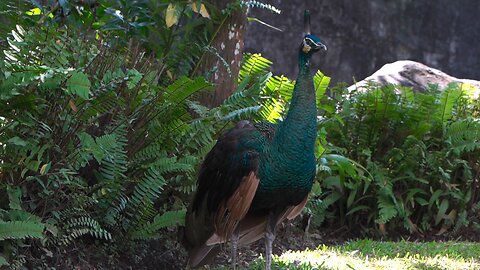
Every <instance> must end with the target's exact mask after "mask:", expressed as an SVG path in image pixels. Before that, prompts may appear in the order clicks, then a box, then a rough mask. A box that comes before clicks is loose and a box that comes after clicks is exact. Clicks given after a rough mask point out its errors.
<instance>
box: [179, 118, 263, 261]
mask: <svg viewBox="0 0 480 270" xmlns="http://www.w3.org/2000/svg"><path fill="white" fill-rule="evenodd" d="M265 140H266V138H265V136H264V135H263V134H262V133H261V132H259V130H258V129H257V128H256V127H255V126H254V125H252V124H251V123H250V122H248V121H241V122H239V123H238V124H237V125H236V126H235V127H234V128H232V129H230V130H229V131H227V132H226V133H225V134H224V135H223V136H221V137H220V138H219V139H218V141H217V143H216V145H215V146H214V147H213V149H212V150H211V151H210V153H208V155H207V156H206V157H205V160H204V162H203V164H202V166H201V168H200V173H199V177H198V180H197V192H196V194H195V196H194V199H193V202H192V204H191V205H190V207H189V209H188V211H187V216H186V228H185V236H186V240H187V242H188V243H187V249H189V264H190V265H191V266H198V265H201V264H203V263H205V260H206V258H208V257H211V253H212V251H213V250H214V245H215V244H218V243H223V242H226V241H228V239H230V237H231V235H232V233H233V231H234V229H235V228H236V226H237V225H238V223H239V222H240V220H242V219H243V218H244V217H245V215H246V214H247V212H248V210H249V208H250V205H251V202H252V200H253V197H254V195H255V192H256V190H257V187H258V184H259V181H260V180H259V178H258V164H259V153H260V151H261V149H262V147H263V145H264V144H265Z"/></svg>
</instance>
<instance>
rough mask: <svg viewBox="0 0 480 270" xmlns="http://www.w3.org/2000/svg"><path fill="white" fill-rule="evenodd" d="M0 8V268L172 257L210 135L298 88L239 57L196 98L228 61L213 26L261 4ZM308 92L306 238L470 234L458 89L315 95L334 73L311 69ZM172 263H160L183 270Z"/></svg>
mask: <svg viewBox="0 0 480 270" xmlns="http://www.w3.org/2000/svg"><path fill="white" fill-rule="evenodd" d="M0 5H1V6H0V7H1V8H0V10H1V12H2V13H1V15H2V16H1V17H0V20H1V21H2V22H3V24H2V25H1V27H0V37H1V38H0V40H1V43H0V46H1V49H2V50H1V52H0V56H1V60H0V71H1V72H0V100H1V102H2V106H1V109H0V144H1V147H0V161H1V162H0V194H1V195H0V198H1V199H0V265H5V266H8V267H10V268H14V269H15V268H21V267H28V268H33V267H44V268H46V267H50V266H53V267H57V268H73V267H75V266H84V265H93V266H95V267H100V268H101V267H103V268H109V267H117V266H128V265H132V264H136V265H141V264H143V266H144V267H147V263H152V264H153V265H155V263H156V262H157V261H151V262H149V260H146V258H149V257H154V256H155V254H157V253H156V250H161V252H163V250H178V249H179V245H178V244H177V243H176V239H175V238H176V236H175V234H176V226H177V225H181V224H182V222H183V215H184V212H185V205H186V204H187V203H188V200H189V198H190V196H191V193H192V191H193V190H194V188H195V175H196V170H197V168H198V166H199V164H200V163H201V160H202V158H203V157H204V155H205V154H206V153H207V152H208V151H209V150H210V149H211V148H212V147H213V145H214V143H215V138H216V137H217V136H218V135H219V134H220V133H222V132H223V131H225V129H227V128H228V127H229V126H230V125H231V124H232V123H234V122H236V121H238V120H239V119H252V120H253V121H268V122H273V123H275V122H277V121H281V120H282V117H283V116H284V115H285V113H286V111H287V107H288V106H287V105H288V104H289V101H290V97H291V92H292V90H293V86H294V83H295V82H294V81H292V80H290V79H288V78H286V77H284V76H275V75H273V74H272V73H271V72H270V69H271V65H272V63H271V62H270V61H269V60H267V59H265V58H263V57H262V56H261V55H258V54H246V55H244V60H243V63H242V66H241V68H240V72H239V74H238V81H237V82H236V89H235V91H234V93H233V94H232V95H231V96H230V97H228V98H227V99H226V100H224V101H223V103H222V104H220V105H219V106H217V107H213V108H209V107H206V106H204V105H202V104H200V103H199V102H197V101H196V100H198V97H199V94H200V93H201V92H205V91H211V90H212V89H213V88H214V87H215V85H213V84H212V83H211V78H212V74H214V73H215V69H206V70H203V69H201V68H200V66H201V61H202V59H203V58H204V56H205V55H206V54H209V55H214V56H215V57H217V58H218V59H219V61H220V62H221V63H223V61H222V59H223V58H222V56H221V55H220V54H219V53H218V52H216V51H215V49H212V47H211V46H210V45H211V42H212V40H213V39H214V37H215V33H216V32H217V31H218V29H219V27H221V26H222V22H223V21H224V20H225V18H227V17H228V16H231V14H232V12H235V11H237V10H239V9H242V8H245V5H250V6H251V7H259V8H264V9H267V10H274V7H271V6H266V5H262V4H261V3H258V2H255V1H251V2H248V3H244V4H240V3H238V2H234V3H232V4H231V5H227V7H226V8H224V9H218V8H216V7H215V6H214V5H212V4H209V3H208V2H200V1H196V2H186V1H148V0H138V1H120V0H119V1H82V2H75V3H74V2H68V1H59V2H52V3H50V4H45V5H42V3H39V2H36V1H2V3H0ZM225 65H227V66H228V63H226V64H225ZM314 82H315V87H316V91H317V105H318V108H319V117H318V130H319V137H318V143H317V152H316V155H317V158H318V177H317V180H318V181H317V183H316V184H315V186H314V190H313V192H312V195H311V200H310V201H309V204H308V206H307V208H306V210H305V217H306V218H307V219H308V220H310V223H311V226H310V227H311V228H310V230H311V231H312V230H317V229H318V228H319V227H320V226H329V225H330V226H339V225H340V226H346V227H348V228H350V229H351V230H352V231H355V230H356V232H358V233H361V234H364V235H369V236H372V235H385V234H388V233H389V232H395V231H398V230H399V229H400V230H405V233H407V234H409V233H411V234H414V235H419V236H423V235H428V234H432V233H437V234H446V233H448V234H452V233H455V232H458V231H459V230H461V229H462V228H465V227H466V226H473V227H474V228H477V229H478V227H479V222H480V217H479V208H480V207H479V197H480V195H479V182H478V180H479V174H480V169H479V168H480V164H479V160H478V158H477V156H478V154H479V153H478V152H479V148H480V124H479V122H478V117H479V103H478V99H475V98H473V97H472V95H471V89H470V88H469V87H468V86H467V85H461V86H460V85H451V86H449V87H448V88H447V89H437V88H436V87H435V86H431V87H430V89H429V91H428V92H426V93H414V92H413V91H412V90H411V89H408V88H403V87H396V86H385V87H380V86H376V85H372V86H371V89H370V90H369V91H366V92H356V91H354V92H348V91H347V90H346V88H345V87H343V86H341V85H340V86H337V87H331V88H329V89H328V91H327V88H328V86H329V84H330V78H329V77H327V76H324V75H323V74H322V73H321V72H316V74H315V77H314ZM358 225H360V226H358ZM359 228H360V229H359ZM158 239H161V240H162V241H152V240H158ZM159 243H162V244H161V247H160V248H159V247H158V245H159ZM66 254H67V255H69V256H67V257H68V258H69V259H66V260H61V259H59V258H62V257H63V256H65V255H66ZM92 254H93V255H92ZM161 254H163V253H161ZM161 254H160V257H161ZM175 256H176V257H175V258H176V259H177V265H175V266H171V265H170V266H169V267H181V262H178V254H175ZM180 256H182V255H180ZM159 260H161V258H160V259H159ZM156 266H157V267H158V266H159V265H158V264H156Z"/></svg>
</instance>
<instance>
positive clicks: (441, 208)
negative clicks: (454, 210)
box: [435, 199, 449, 225]
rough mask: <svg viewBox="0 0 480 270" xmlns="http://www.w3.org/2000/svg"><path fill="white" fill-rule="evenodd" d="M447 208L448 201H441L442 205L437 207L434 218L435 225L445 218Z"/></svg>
mask: <svg viewBox="0 0 480 270" xmlns="http://www.w3.org/2000/svg"><path fill="white" fill-rule="evenodd" d="M448 206H449V203H448V200H447V199H443V200H442V203H441V204H440V206H439V207H438V213H437V215H436V217H435V225H437V224H438V223H440V221H442V219H443V218H444V217H445V213H446V212H447V209H448Z"/></svg>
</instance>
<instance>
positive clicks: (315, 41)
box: [183, 11, 327, 269]
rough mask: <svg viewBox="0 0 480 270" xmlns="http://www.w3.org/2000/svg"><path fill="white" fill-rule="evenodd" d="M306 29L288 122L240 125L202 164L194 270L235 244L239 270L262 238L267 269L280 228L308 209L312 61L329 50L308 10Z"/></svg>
mask: <svg viewBox="0 0 480 270" xmlns="http://www.w3.org/2000/svg"><path fill="white" fill-rule="evenodd" d="M304 26H305V32H306V35H305V36H304V38H303V40H302V42H301V44H300V47H299V50H298V65H299V73H298V77H297V80H296V83H295V87H294V90H293V95H292V100H291V103H290V106H289V110H288V113H287V115H286V117H285V119H284V121H282V122H280V123H278V124H272V123H264V122H261V123H251V122H249V121H246V120H243V121H240V122H239V123H237V124H236V125H235V126H234V127H233V128H231V129H230V130H228V131H227V132H226V133H224V134H223V135H222V136H221V137H220V138H219V139H218V141H217V143H216V144H215V146H214V147H213V149H212V150H211V151H210V152H209V153H208V154H207V156H206V157H205V160H204V161H203V164H202V166H201V168H200V171H199V176H198V180H197V190H196V193H195V195H194V197H193V201H192V202H191V204H190V205H189V207H188V210H187V214H186V219H185V229H184V238H183V239H184V240H183V244H184V246H185V247H186V249H187V250H188V255H189V258H188V261H187V265H188V266H189V267H199V266H202V265H205V264H208V263H210V262H211V261H212V260H213V259H214V257H215V255H216V254H217V253H218V252H219V251H220V250H221V245H222V244H224V243H227V242H228V241H231V246H232V250H231V252H232V267H233V269H235V267H236V253H237V247H238V246H242V245H246V244H249V243H252V242H254V241H257V240H259V239H260V238H263V237H265V253H266V256H265V257H266V259H265V260H266V261H265V265H266V269H270V266H271V260H272V255H271V254H272V242H273V240H274V239H275V227H276V226H277V225H278V224H280V223H281V222H282V221H284V220H286V219H293V218H294V217H296V216H297V215H298V214H299V213H300V212H301V210H302V209H303V207H304V206H305V204H306V202H307V197H308V193H309V192H310V190H311V188H312V185H313V180H314V177H315V171H316V162H315V156H314V146H315V140H316V137H317V130H316V120H317V108H316V98H315V89H314V85H313V77H312V74H311V73H310V67H309V66H310V58H311V57H312V55H313V54H314V53H315V52H318V51H320V50H326V49H327V47H326V46H325V45H324V44H323V43H322V42H321V41H320V39H319V38H318V37H316V36H314V35H312V34H310V14H309V12H308V11H305V15H304Z"/></svg>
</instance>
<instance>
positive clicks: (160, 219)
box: [130, 210, 185, 240]
mask: <svg viewBox="0 0 480 270" xmlns="http://www.w3.org/2000/svg"><path fill="white" fill-rule="evenodd" d="M184 218H185V210H180V211H169V212H165V213H163V214H161V215H160V214H158V215H157V216H155V218H154V219H153V221H152V222H151V223H147V224H145V225H143V226H141V227H139V228H137V229H136V230H135V231H134V232H132V234H131V236H130V237H132V239H138V240H140V239H142V240H147V239H157V238H158V237H159V235H158V231H159V230H160V229H163V228H166V227H171V226H175V225H179V224H180V225H181V224H183V223H184Z"/></svg>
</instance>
